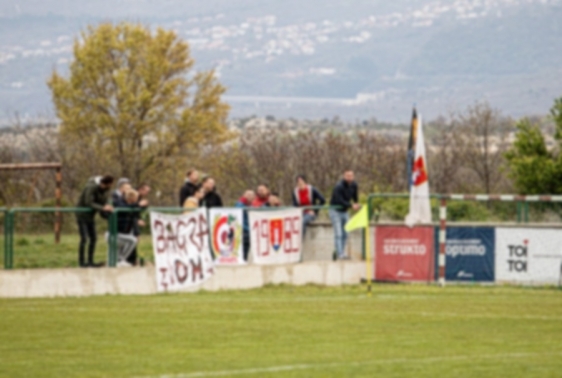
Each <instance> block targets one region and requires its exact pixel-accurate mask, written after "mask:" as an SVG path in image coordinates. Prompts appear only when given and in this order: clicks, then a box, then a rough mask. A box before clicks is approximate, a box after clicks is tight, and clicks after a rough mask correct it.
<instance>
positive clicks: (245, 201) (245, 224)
mask: <svg viewBox="0 0 562 378" xmlns="http://www.w3.org/2000/svg"><path fill="white" fill-rule="evenodd" d="M255 198H256V193H254V191H253V190H250V189H248V190H246V191H245V192H244V194H243V195H242V197H240V199H239V200H238V202H236V205H235V207H240V208H243V209H244V210H243V213H244V214H243V221H242V247H243V249H244V260H245V261H248V254H249V253H250V221H249V219H248V210H247V208H249V207H251V206H252V202H253V201H254V199H255Z"/></svg>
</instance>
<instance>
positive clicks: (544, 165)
mask: <svg viewBox="0 0 562 378" xmlns="http://www.w3.org/2000/svg"><path fill="white" fill-rule="evenodd" d="M551 114H552V118H553V120H554V122H555V134H554V139H555V140H556V141H557V143H558V149H555V150H553V151H549V149H548V148H547V145H546V142H545V138H544V135H543V133H542V132H541V129H540V127H539V126H538V125H537V124H533V123H531V121H530V120H529V119H523V120H521V121H519V122H518V124H517V130H518V132H517V135H516V139H515V142H514V143H513V146H512V147H511V149H510V150H509V151H508V152H507V153H506V158H507V161H508V164H509V167H510V175H511V177H512V178H513V180H514V183H515V187H516V188H517V190H518V191H519V192H520V193H521V194H559V193H562V155H561V154H560V147H562V98H560V99H557V100H556V101H555V103H554V106H553V108H552V109H551Z"/></svg>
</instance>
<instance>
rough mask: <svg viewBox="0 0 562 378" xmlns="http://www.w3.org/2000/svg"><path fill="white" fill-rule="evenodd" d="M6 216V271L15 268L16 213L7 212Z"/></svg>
mask: <svg viewBox="0 0 562 378" xmlns="http://www.w3.org/2000/svg"><path fill="white" fill-rule="evenodd" d="M4 214H5V216H4V269H12V268H13V267H14V212H13V210H11V209H10V210H8V211H6V212H5V213H4Z"/></svg>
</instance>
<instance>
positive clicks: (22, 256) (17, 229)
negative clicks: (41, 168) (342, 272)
mask: <svg viewBox="0 0 562 378" xmlns="http://www.w3.org/2000/svg"><path fill="white" fill-rule="evenodd" d="M288 208H291V207H265V208H249V209H250V210H252V211H267V210H282V209H288ZM303 209H313V210H318V211H320V215H319V217H318V218H317V221H316V222H315V223H314V224H313V225H311V227H309V231H307V240H306V241H304V243H303V252H310V253H308V255H310V256H312V257H311V258H314V259H321V258H331V257H332V254H331V252H332V251H333V245H334V242H333V233H332V232H331V224H330V223H327V221H328V216H327V211H326V210H328V209H330V207H329V206H309V207H303ZM244 210H248V209H244ZM88 211H90V209H88V208H74V207H72V208H70V207H69V208H65V207H62V208H57V207H29V208H25V207H17V208H11V209H8V208H0V217H1V218H3V219H1V225H2V226H3V243H2V245H3V247H4V248H3V253H2V254H1V256H0V257H1V258H2V259H3V265H4V268H5V269H13V268H56V267H72V266H77V262H78V258H77V255H78V253H77V249H78V244H79V236H78V235H79V233H78V226H77V222H76V216H75V215H76V213H78V212H88ZM131 211H135V210H132V209H127V208H115V209H114V212H113V213H111V214H110V216H109V218H108V219H107V221H104V220H102V219H99V218H98V220H97V222H96V223H97V231H98V235H99V236H98V243H97V248H96V249H97V252H96V256H98V259H99V256H100V254H101V253H103V254H105V251H107V257H106V258H104V260H105V261H107V265H108V266H110V267H115V266H116V264H117V257H118V247H117V224H118V222H117V216H118V214H119V213H122V212H131ZM136 211H138V210H136ZM150 211H157V212H163V213H182V212H184V211H186V209H184V208H180V207H151V208H148V209H146V211H144V212H143V213H142V217H143V218H144V219H145V220H146V223H147V227H145V228H144V229H143V230H142V232H141V236H140V239H141V242H140V243H139V244H138V246H137V249H138V252H139V255H140V256H139V257H140V259H141V260H142V261H151V260H152V259H153V253H152V237H151V234H150V225H149V222H148V221H149V219H148V213H149V212H150ZM57 220H60V221H61V223H60V224H61V227H60V240H56V238H55V235H54V225H55V222H56V221H57ZM105 237H107V244H106V243H105V240H104V239H105ZM319 245H321V246H323V247H322V248H325V249H327V248H330V252H327V253H324V254H323V256H324V257H322V256H321V254H319V253H316V252H317V251H313V250H312V249H317V247H318V246H319ZM357 245H358V243H357V242H355V246H357ZM318 248H319V247H318ZM104 249H105V250H104ZM100 251H103V252H100Z"/></svg>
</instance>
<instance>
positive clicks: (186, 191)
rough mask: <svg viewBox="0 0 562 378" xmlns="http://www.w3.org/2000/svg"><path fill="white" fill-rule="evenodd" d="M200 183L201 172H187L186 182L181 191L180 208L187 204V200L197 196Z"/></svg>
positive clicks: (193, 170)
mask: <svg viewBox="0 0 562 378" xmlns="http://www.w3.org/2000/svg"><path fill="white" fill-rule="evenodd" d="M198 181H199V171H197V170H196V169H190V170H189V171H187V174H186V179H185V182H184V184H183V186H182V187H181V189H180V206H183V205H184V204H185V200H186V199H188V198H189V197H192V196H193V194H195V190H197V185H198Z"/></svg>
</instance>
